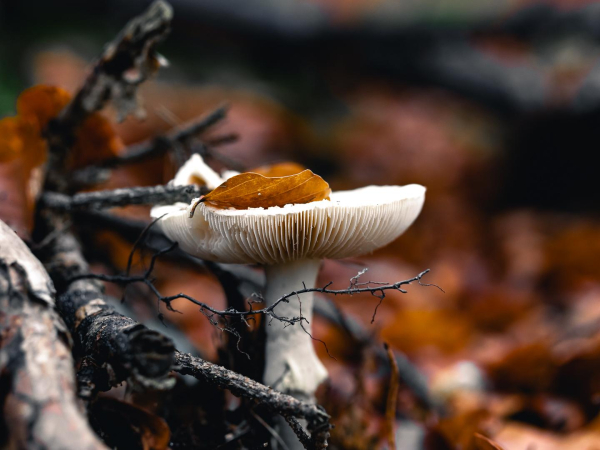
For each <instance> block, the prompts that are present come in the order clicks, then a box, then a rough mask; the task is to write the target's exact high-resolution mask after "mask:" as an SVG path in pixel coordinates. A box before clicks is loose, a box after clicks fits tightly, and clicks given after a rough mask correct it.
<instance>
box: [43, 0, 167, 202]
mask: <svg viewBox="0 0 600 450" xmlns="http://www.w3.org/2000/svg"><path fill="white" fill-rule="evenodd" d="M172 16H173V11H172V8H171V6H169V5H168V4H167V3H165V2H164V1H162V0H157V1H156V2H154V3H153V4H152V5H151V6H150V7H149V8H148V9H147V10H146V11H145V12H144V13H143V14H141V15H140V16H138V17H136V18H134V19H133V20H131V21H130V22H129V23H128V24H127V25H126V26H125V28H124V29H123V30H122V31H121V33H120V34H119V35H118V36H117V38H116V39H115V40H114V41H113V42H111V43H110V44H109V45H108V46H107V47H106V49H105V51H104V53H103V54H102V56H101V57H100V58H99V59H98V61H97V62H96V63H95V65H94V67H93V68H92V70H91V71H90V74H89V75H88V77H87V79H86V80H85V82H84V84H83V86H82V87H81V89H80V90H79V91H78V92H77V94H76V95H75V97H74V98H73V100H72V101H71V102H70V103H69V104H68V105H67V106H66V107H65V108H64V109H63V110H62V111H61V113H60V115H59V116H58V118H57V119H55V120H54V121H52V122H51V123H50V125H49V128H48V130H46V137H47V139H48V146H49V159H48V174H47V183H48V184H49V186H50V187H52V188H54V189H58V190H60V191H64V190H65V189H66V179H67V178H66V177H65V176H64V170H65V167H64V159H65V158H66V156H67V155H68V153H69V151H70V149H71V146H72V144H73V141H74V138H75V132H76V130H77V128H78V126H79V125H80V124H81V123H82V122H83V121H84V120H85V119H86V118H87V117H89V115H90V114H92V113H94V112H97V111H99V110H101V109H102V108H103V107H104V106H105V105H106V104H107V103H108V102H109V101H113V103H114V104H115V106H116V108H117V111H118V112H119V114H120V116H121V117H125V116H126V115H127V114H129V113H130V112H133V111H137V110H138V109H139V107H138V101H137V88H138V86H139V85H140V84H141V83H142V82H144V81H145V80H146V79H147V78H148V77H150V76H151V75H152V74H154V72H156V70H157V69H158V68H159V67H160V65H161V64H160V57H159V56H158V55H157V54H156V52H155V47H156V45H157V44H158V42H160V41H161V40H162V39H163V38H164V37H165V36H166V34H167V33H168V31H169V27H170V24H171V19H172Z"/></svg>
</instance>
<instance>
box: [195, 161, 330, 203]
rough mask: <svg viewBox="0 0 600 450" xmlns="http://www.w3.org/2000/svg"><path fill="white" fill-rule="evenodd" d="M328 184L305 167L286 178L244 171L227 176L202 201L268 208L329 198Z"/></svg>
mask: <svg viewBox="0 0 600 450" xmlns="http://www.w3.org/2000/svg"><path fill="white" fill-rule="evenodd" d="M329 194H331V189H330V188H329V184H328V183H327V182H326V181H325V180H323V178H321V177H320V176H318V175H315V174H314V173H312V172H311V171H310V170H308V169H306V170H304V171H303V172H300V173H298V174H296V175H290V176H287V177H273V178H269V177H265V176H263V175H260V174H258V173H253V172H247V173H242V174H240V175H236V176H235V177H232V178H230V179H229V180H227V181H226V182H225V183H223V184H222V185H220V186H219V187H217V188H216V189H214V190H213V191H211V192H210V193H209V194H207V195H206V196H205V197H203V198H202V200H201V201H203V202H205V203H206V204H208V205H210V206H214V207H215V208H221V209H224V208H235V209H247V208H269V207H271V206H285V205H289V204H299V203H310V202H317V201H319V200H328V199H329Z"/></svg>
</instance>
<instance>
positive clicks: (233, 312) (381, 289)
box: [70, 243, 442, 339]
mask: <svg viewBox="0 0 600 450" xmlns="http://www.w3.org/2000/svg"><path fill="white" fill-rule="evenodd" d="M176 247H177V243H171V244H170V245H169V246H168V247H166V248H163V249H160V250H158V251H156V252H155V253H154V254H153V255H152V258H151V260H150V264H149V266H148V268H147V269H146V270H145V272H144V273H142V274H141V275H129V273H126V274H124V275H108V274H99V273H88V274H81V275H78V276H76V277H74V278H73V279H71V280H70V281H71V282H74V281H77V280H81V279H94V280H99V281H105V282H111V283H118V284H121V285H125V286H126V285H129V284H132V283H142V284H144V285H146V286H147V287H148V288H149V289H150V291H151V292H152V294H153V295H154V296H155V297H156V299H157V301H158V305H159V318H161V320H162V318H163V316H162V313H160V303H163V304H165V305H166V307H167V309H168V310H169V311H174V312H177V310H176V309H175V308H174V307H173V306H172V303H173V302H174V301H175V300H178V299H185V300H187V301H189V302H191V303H193V304H194V305H196V306H198V307H199V308H200V309H199V310H200V312H201V313H202V314H204V315H205V316H206V317H207V318H208V320H209V321H210V322H211V324H213V325H215V326H218V327H220V325H219V321H218V319H219V318H221V319H223V320H224V321H225V323H226V324H227V319H229V318H238V319H240V320H242V321H243V322H244V323H245V324H246V325H247V326H250V324H249V322H248V321H249V320H250V319H253V318H254V317H255V316H257V315H263V316H266V317H267V318H269V319H270V320H277V321H280V322H283V323H284V324H286V325H287V326H291V325H295V324H296V323H299V324H300V326H302V325H303V322H307V319H306V318H305V317H304V316H303V315H302V304H301V302H300V298H299V296H300V295H301V294H306V293H320V294H327V295H334V296H338V295H355V294H362V293H370V294H371V295H373V296H375V297H377V298H379V303H378V305H377V307H376V308H375V311H374V313H373V319H372V320H375V315H376V313H377V308H378V307H379V305H381V302H382V301H383V299H384V298H385V295H386V294H385V293H386V291H398V292H401V293H403V294H405V293H407V291H406V290H405V289H403V288H402V286H408V285H410V284H411V283H414V282H418V284H419V285H421V286H435V287H437V288H438V289H440V290H442V289H441V288H440V287H439V286H437V285H435V284H426V283H422V282H421V280H422V278H423V277H424V276H425V275H426V274H427V273H428V272H429V270H430V269H427V270H424V271H423V272H421V273H419V274H418V275H417V276H415V277H413V278H409V279H407V280H403V281H398V282H396V283H384V282H374V281H366V282H359V281H358V280H359V277H360V276H361V275H363V274H364V273H365V272H366V269H364V270H362V271H361V272H359V273H358V274H357V275H356V276H354V277H352V278H351V280H350V285H349V286H348V287H347V288H345V289H330V288H329V286H331V284H332V282H329V283H327V284H326V285H325V286H323V287H314V288H307V287H304V288H302V289H298V290H296V291H292V292H289V293H287V294H285V295H283V296H281V297H280V298H279V299H277V300H276V301H275V302H274V303H273V304H272V305H271V306H267V307H264V308H260V309H254V305H255V304H257V303H263V300H262V298H261V297H260V296H258V295H255V296H254V297H255V298H251V299H248V300H247V303H248V309H247V310H243V311H242V310H238V309H235V308H227V309H223V310H221V309H217V308H215V307H213V306H210V305H208V304H206V303H204V302H201V301H199V300H197V299H195V298H194V297H192V296H190V295H188V294H185V293H179V294H175V295H163V294H162V293H161V292H160V291H159V290H158V288H157V287H156V286H155V285H154V278H153V276H152V273H153V271H154V268H155V265H156V262H157V260H158V258H159V257H160V256H162V255H164V254H166V253H168V252H170V251H172V250H174V249H175V248H176ZM135 248H136V247H135V246H134V249H133V251H135ZM130 260H131V258H130ZM128 272H129V267H128ZM292 297H296V298H298V301H299V304H300V308H299V315H298V316H293V317H288V316H281V315H279V314H277V312H276V309H277V306H278V305H279V304H281V303H289V302H290V298H292ZM220 328H221V330H222V331H227V332H231V333H233V334H234V335H236V336H237V337H238V339H239V338H240V336H239V333H238V332H237V331H236V330H234V329H232V328H231V327H228V326H227V325H225V326H224V327H220ZM303 328H304V327H303ZM311 338H312V336H311Z"/></svg>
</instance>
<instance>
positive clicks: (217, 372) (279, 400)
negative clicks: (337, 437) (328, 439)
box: [173, 352, 329, 424]
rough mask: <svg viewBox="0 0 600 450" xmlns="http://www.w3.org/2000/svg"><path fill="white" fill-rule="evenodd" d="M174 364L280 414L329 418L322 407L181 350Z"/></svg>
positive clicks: (319, 419)
mask: <svg viewBox="0 0 600 450" xmlns="http://www.w3.org/2000/svg"><path fill="white" fill-rule="evenodd" d="M175 363H176V366H175V367H174V368H173V370H175V371H176V372H179V373H181V374H184V375H191V376H193V377H194V378H197V379H198V380H202V381H204V382H206V383H209V384H212V385H214V386H217V387H219V388H221V389H227V390H228V391H230V392H231V393H232V394H234V395H236V396H238V397H241V398H246V399H249V400H254V401H256V402H257V403H259V404H261V405H264V406H266V407H267V408H269V409H270V410H272V411H274V412H277V413H279V414H281V415H284V416H286V415H287V416H293V417H299V418H304V419H307V420H308V421H309V422H310V423H315V424H323V423H327V422H328V420H329V416H328V415H327V413H325V411H323V409H322V408H320V407H319V406H317V405H314V404H311V403H305V402H301V401H300V400H298V399H295V398H294V397H292V396H290V395H286V394H282V393H281V392H278V391H276V390H274V389H272V388H270V387H268V386H265V385H263V384H260V383H258V382H256V381H254V380H251V379H250V378H248V377H245V376H243V375H240V374H238V373H236V372H233V371H231V370H228V369H226V368H224V367H222V366H219V365H217V364H212V363H209V362H207V361H204V360H202V359H200V358H196V357H194V356H191V355H188V354H184V353H179V352H175Z"/></svg>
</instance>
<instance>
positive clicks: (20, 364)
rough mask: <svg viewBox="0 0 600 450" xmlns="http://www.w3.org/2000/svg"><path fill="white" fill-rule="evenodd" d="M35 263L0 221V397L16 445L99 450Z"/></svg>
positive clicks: (64, 335)
mask: <svg viewBox="0 0 600 450" xmlns="http://www.w3.org/2000/svg"><path fill="white" fill-rule="evenodd" d="M54 296H55V291H54V286H53V284H52V281H51V280H50V278H49V276H48V274H47V273H46V271H45V270H44V267H43V266H42V264H41V263H40V262H39V261H38V260H37V259H36V258H35V257H34V256H33V254H32V253H31V252H30V251H29V249H28V248H27V246H26V245H25V244H24V243H23V241H21V240H20V239H19V238H18V237H17V235H16V234H15V232H14V231H13V230H12V229H11V228H9V227H8V226H7V225H6V224H5V223H4V222H2V221H0V381H1V382H0V386H2V389H1V391H0V401H1V407H2V415H3V418H4V420H3V422H4V423H3V424H2V427H4V428H5V430H0V436H2V435H3V436H6V440H5V441H4V442H0V446H3V447H4V446H5V447H7V448H19V449H21V448H22V449H50V448H52V449H54V448H60V449H67V450H68V449H86V450H87V449H105V448H106V447H105V446H104V444H102V442H101V441H100V440H99V439H98V438H97V437H96V435H95V434H94V433H93V431H92V429H91V428H90V426H89V424H88V422H87V419H86V417H85V415H84V413H83V410H82V405H81V404H80V403H79V400H78V399H77V395H76V384H75V375H74V369H73V367H74V363H73V359H72V357H71V349H70V336H69V334H68V332H67V330H66V326H65V324H64V322H63V321H62V320H61V318H60V317H59V315H58V314H57V313H56V310H55V302H54Z"/></svg>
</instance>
